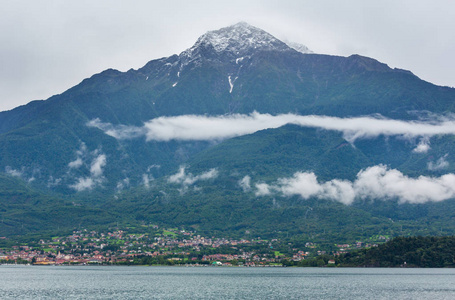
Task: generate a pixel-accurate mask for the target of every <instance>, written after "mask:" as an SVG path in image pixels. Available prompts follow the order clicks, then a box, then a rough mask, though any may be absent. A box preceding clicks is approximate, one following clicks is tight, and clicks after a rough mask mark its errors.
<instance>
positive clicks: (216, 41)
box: [182, 22, 290, 58]
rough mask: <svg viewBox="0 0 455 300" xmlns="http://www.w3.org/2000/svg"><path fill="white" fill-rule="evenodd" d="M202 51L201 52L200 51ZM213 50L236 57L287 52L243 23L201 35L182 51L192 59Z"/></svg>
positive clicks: (281, 46)
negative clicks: (269, 52)
mask: <svg viewBox="0 0 455 300" xmlns="http://www.w3.org/2000/svg"><path fill="white" fill-rule="evenodd" d="M201 49H203V50H201ZM207 49H213V50H214V51H215V52H216V53H218V54H219V53H226V54H228V55H229V54H230V55H232V56H236V57H242V56H246V55H248V54H250V52H251V51H254V50H280V51H286V50H289V49H290V48H289V46H287V45H286V44H285V43H283V42H282V41H280V40H278V39H277V38H275V37H274V36H272V35H271V34H269V33H267V32H265V31H264V30H261V29H259V28H256V27H254V26H251V25H249V24H247V23H245V22H240V23H237V24H235V25H232V26H229V27H224V28H221V29H219V30H213V31H209V32H207V33H205V34H204V35H202V36H201V37H200V38H199V39H198V40H197V42H196V43H195V44H194V46H193V47H191V48H190V49H188V50H186V51H184V52H183V53H182V54H183V55H184V56H186V57H193V58H194V56H195V55H197V54H200V52H201V51H204V50H207Z"/></svg>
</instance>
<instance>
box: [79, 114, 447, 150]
mask: <svg viewBox="0 0 455 300" xmlns="http://www.w3.org/2000/svg"><path fill="white" fill-rule="evenodd" d="M286 124H295V125H299V126H302V127H312V128H320V129H326V130H334V131H339V132H342V133H343V136H344V138H345V139H346V140H348V141H349V142H351V143H353V142H355V140H357V139H360V138H374V137H377V136H380V135H384V136H404V137H409V138H411V137H419V136H422V137H424V138H423V139H422V141H421V145H420V147H419V146H418V148H417V149H418V150H417V151H424V150H428V149H429V141H428V140H426V139H428V137H431V136H434V135H444V134H455V119H454V118H453V117H451V118H449V117H446V118H437V119H434V120H426V121H422V120H419V121H402V120H392V119H387V118H384V117H382V116H380V115H377V116H368V117H355V118H338V117H329V116H316V115H308V116H301V115H295V114H281V115H276V116H273V115H270V114H260V113H258V112H253V113H251V114H249V115H242V114H231V115H223V116H201V115H181V116H173V117H159V118H156V119H152V120H150V121H148V122H146V123H145V124H144V126H142V127H136V126H126V125H112V124H110V123H102V122H101V121H100V120H99V119H95V120H92V121H90V122H89V123H87V125H88V126H90V127H96V128H98V129H100V130H103V131H104V132H105V133H106V134H107V135H110V136H112V137H115V138H117V139H120V140H121V139H132V138H138V137H142V136H145V137H146V139H147V141H152V140H154V141H170V140H198V141H202V140H204V141H205V140H221V139H226V138H232V137H236V136H241V135H246V134H251V133H254V132H256V131H259V130H263V129H268V128H278V127H281V126H284V125H286Z"/></svg>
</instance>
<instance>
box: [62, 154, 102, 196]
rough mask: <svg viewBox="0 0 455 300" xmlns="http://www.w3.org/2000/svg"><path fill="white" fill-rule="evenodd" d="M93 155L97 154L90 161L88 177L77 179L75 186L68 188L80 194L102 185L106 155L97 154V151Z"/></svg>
mask: <svg viewBox="0 0 455 300" xmlns="http://www.w3.org/2000/svg"><path fill="white" fill-rule="evenodd" d="M94 153H95V154H97V156H96V157H95V158H94V159H93V160H92V163H91V165H90V176H87V177H80V178H78V179H77V180H76V183H75V184H72V185H70V188H73V189H75V190H76V191H78V192H80V191H84V190H91V189H93V188H94V187H95V186H97V185H100V184H102V183H103V181H104V176H103V168H104V167H105V166H106V155H105V154H98V151H95V152H94Z"/></svg>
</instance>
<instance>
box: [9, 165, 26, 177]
mask: <svg viewBox="0 0 455 300" xmlns="http://www.w3.org/2000/svg"><path fill="white" fill-rule="evenodd" d="M5 172H6V174H8V175H10V176H13V177H21V178H22V176H23V175H24V169H23V168H22V170H21V171H19V170H16V169H13V168H11V167H10V166H6V167H5Z"/></svg>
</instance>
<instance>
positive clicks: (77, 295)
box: [0, 265, 455, 300]
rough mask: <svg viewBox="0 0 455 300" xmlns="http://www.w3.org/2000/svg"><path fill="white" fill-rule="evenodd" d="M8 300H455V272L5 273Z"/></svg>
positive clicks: (0, 288)
mask: <svg viewBox="0 0 455 300" xmlns="http://www.w3.org/2000/svg"><path fill="white" fill-rule="evenodd" d="M0 298H1V299H392V298H393V299H432V300H435V299H455V269H379V268H378V269H373V268H241V267H146V266H134V267H127V266H14V265H2V266H0Z"/></svg>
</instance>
